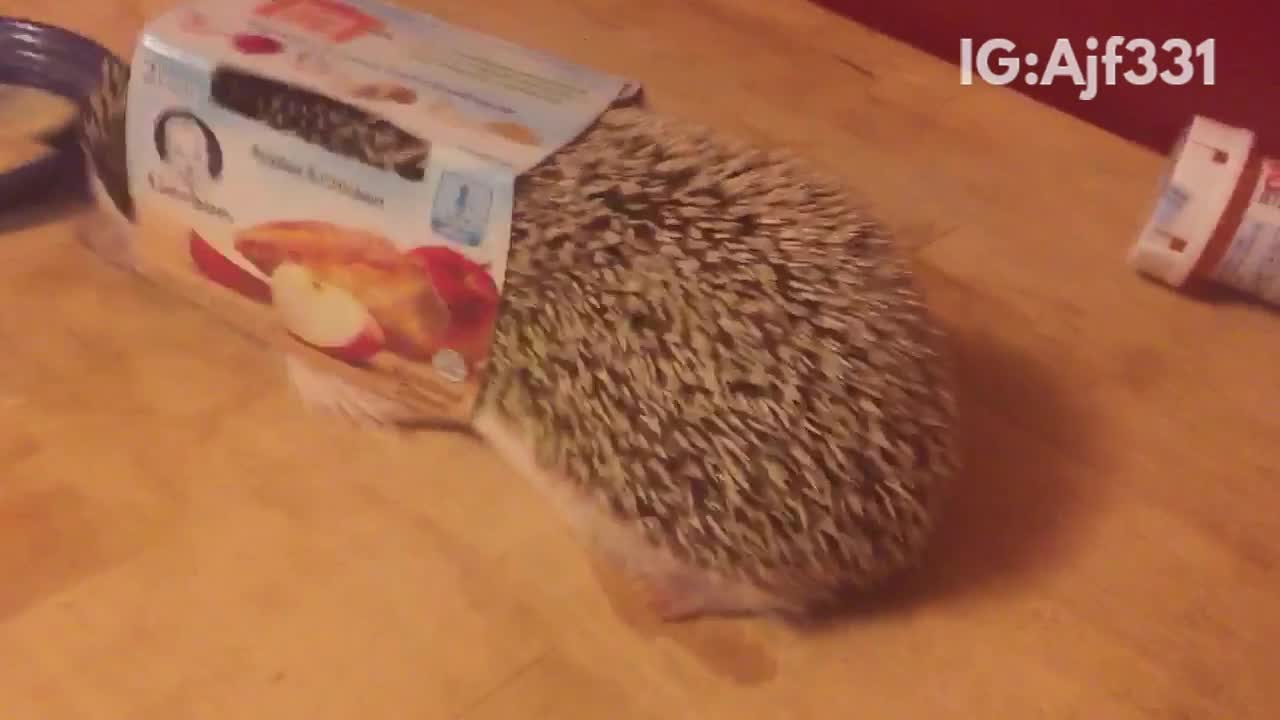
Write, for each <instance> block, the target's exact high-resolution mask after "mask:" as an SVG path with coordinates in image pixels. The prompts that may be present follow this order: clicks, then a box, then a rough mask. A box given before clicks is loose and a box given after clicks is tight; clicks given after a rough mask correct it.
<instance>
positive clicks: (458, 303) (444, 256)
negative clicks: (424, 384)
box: [409, 245, 502, 363]
mask: <svg viewBox="0 0 1280 720" xmlns="http://www.w3.org/2000/svg"><path fill="white" fill-rule="evenodd" d="M409 255H410V256H411V257H413V258H414V259H415V260H416V261H418V262H419V263H420V264H421V265H422V268H423V270H424V271H425V272H426V274H427V277H429V278H430V279H431V284H432V285H434V286H435V288H436V292H437V293H439V295H440V297H441V298H442V299H443V300H444V302H445V304H446V305H448V307H449V314H450V317H451V322H450V323H449V327H448V329H447V330H446V331H445V333H444V335H443V336H442V337H441V338H440V343H439V344H440V346H441V347H442V348H447V349H450V350H454V351H456V352H458V353H461V354H462V356H463V357H465V358H466V359H467V360H468V362H471V363H477V362H479V361H480V360H481V358H482V357H483V355H484V354H485V353H486V352H487V351H488V349H489V344H490V342H491V335H492V333H493V325H494V322H495V321H496V320H497V316H498V307H499V304H500V303H501V299H502V298H501V296H500V295H499V293H498V288H497V285H496V284H495V283H494V281H493V276H492V275H490V274H489V271H488V269H487V268H485V267H484V266H483V265H481V264H479V263H477V262H475V261H474V260H471V259H470V258H467V257H466V256H464V255H462V254H461V253H459V252H457V251H455V250H453V249H451V248H447V247H443V246H439V245H434V246H424V247H418V248H414V249H413V250H410V251H409Z"/></svg>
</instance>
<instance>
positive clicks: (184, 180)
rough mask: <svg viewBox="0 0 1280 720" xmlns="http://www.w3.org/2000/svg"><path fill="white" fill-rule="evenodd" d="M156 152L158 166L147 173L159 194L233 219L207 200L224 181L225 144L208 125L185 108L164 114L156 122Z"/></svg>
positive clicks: (224, 217) (218, 215)
mask: <svg viewBox="0 0 1280 720" xmlns="http://www.w3.org/2000/svg"><path fill="white" fill-rule="evenodd" d="M154 142H155V152H156V158H157V159H158V160H159V163H157V164H156V166H154V169H153V170H152V171H151V172H149V173H147V181H148V183H149V184H150V185H151V188H152V189H153V190H155V191H156V192H158V193H161V194H163V195H167V196H169V197H171V198H173V199H175V200H178V201H181V202H185V203H187V204H189V205H191V206H192V207H193V208H195V209H196V210H199V211H201V212H203V213H206V214H209V215H214V216H217V217H221V218H223V219H224V220H230V219H231V215H230V213H228V212H227V211H226V209H224V208H221V207H218V206H217V205H214V204H212V203H210V202H208V201H207V200H206V198H207V197H208V194H209V191H210V190H211V188H212V187H213V186H215V185H217V183H218V182H219V181H220V180H221V179H222V162H223V160H222V144H221V143H219V142H218V136H217V135H215V134H214V132H213V130H212V129H211V128H210V127H209V125H208V123H206V122H205V121H203V120H201V119H200V118H199V117H197V116H196V115H195V113H193V112H191V111H190V110H187V109H185V108H174V109H170V110H166V111H165V112H163V113H161V114H160V116H159V117H157V118H156V121H155V132H154Z"/></svg>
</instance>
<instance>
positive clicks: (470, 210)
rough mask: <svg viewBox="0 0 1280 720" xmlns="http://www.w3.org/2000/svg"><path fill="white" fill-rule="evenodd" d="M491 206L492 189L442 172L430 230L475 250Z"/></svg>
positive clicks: (455, 174)
mask: <svg viewBox="0 0 1280 720" xmlns="http://www.w3.org/2000/svg"><path fill="white" fill-rule="evenodd" d="M492 205H493V189H492V188H490V187H489V186H488V185H486V184H484V183H481V182H478V181H476V180H473V179H471V178H468V177H465V176H463V175H459V174H458V173H455V172H445V173H443V174H442V175H441V176H440V185H439V187H438V188H436V197H435V201H434V202H433V203H432V208H431V229H432V230H434V231H435V232H436V234H437V235H440V236H442V237H445V238H448V239H450V240H452V241H453V242H456V243H458V244H459V245H466V246H468V247H476V246H477V245H479V244H480V241H481V240H483V239H484V235H485V229H486V228H487V227H488V225H489V210H490V207H491V206H492Z"/></svg>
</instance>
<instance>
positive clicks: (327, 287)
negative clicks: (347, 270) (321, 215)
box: [271, 262, 386, 364]
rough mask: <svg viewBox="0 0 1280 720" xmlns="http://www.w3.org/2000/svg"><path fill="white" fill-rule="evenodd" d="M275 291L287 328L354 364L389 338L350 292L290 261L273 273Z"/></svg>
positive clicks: (370, 355)
mask: <svg viewBox="0 0 1280 720" xmlns="http://www.w3.org/2000/svg"><path fill="white" fill-rule="evenodd" d="M271 294H272V297H273V299H274V300H273V301H274V304H275V306H276V309H277V311H278V312H279V313H280V317H281V319H282V321H283V322H284V326H285V329H286V330H288V331H289V333H290V334H292V335H293V336H294V337H296V338H298V339H299V340H301V341H302V342H304V343H306V344H307V345H310V346H312V347H314V348H316V349H317V350H320V351H322V352H324V353H327V354H329V355H332V356H333V357H336V358H338V359H340V360H343V361H345V362H348V363H352V364H359V363H362V362H364V361H366V360H368V359H369V358H371V357H373V356H374V355H376V354H377V353H378V351H380V350H381V349H382V348H383V345H384V344H385V342H386V338H385V336H384V334H383V332H382V328H381V326H379V325H378V323H377V321H375V320H374V319H373V315H371V314H370V313H369V309H368V308H366V307H365V306H364V305H363V304H362V303H361V302H360V301H359V300H357V299H356V297H355V296H354V295H352V294H351V293H350V292H348V291H346V290H344V289H343V288H340V287H338V286H337V285H332V284H330V283H326V282H322V281H320V280H318V279H316V277H315V275H313V274H312V272H311V271H310V270H308V269H307V268H306V267H304V266H302V265H299V264H297V263H291V262H286V263H282V264H281V265H280V266H279V267H277V268H276V271H275V272H274V273H272V274H271Z"/></svg>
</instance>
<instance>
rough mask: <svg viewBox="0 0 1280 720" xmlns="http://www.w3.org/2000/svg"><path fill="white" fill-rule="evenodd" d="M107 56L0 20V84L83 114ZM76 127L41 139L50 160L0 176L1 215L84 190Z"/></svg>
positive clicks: (60, 35) (43, 28) (64, 36)
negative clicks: (32, 91)
mask: <svg viewBox="0 0 1280 720" xmlns="http://www.w3.org/2000/svg"><path fill="white" fill-rule="evenodd" d="M110 56H111V52H110V51H109V50H107V49H106V48H105V47H103V46H102V45H99V44H98V43H96V42H94V41H93V40H90V39H89V38H86V37H84V36H81V35H77V34H76V33H73V32H70V31H69V30H64V29H63V28H59V27H55V26H53V25H47V24H45V23H40V22H35V21H33V20H26V19H23V18H15V17H4V16H0V83H5V84H9V85H25V86H28V87H32V88H36V89H39V90H44V91H47V92H51V93H55V94H57V95H61V96H62V97H65V98H67V99H68V100H71V101H73V102H74V103H76V105H77V106H78V107H80V108H81V111H83V108H84V105H85V102H86V99H87V98H88V97H89V95H90V93H92V92H93V91H94V90H95V89H96V88H97V86H98V78H99V77H100V75H101V72H102V64H103V62H104V61H105V60H106V58H108V57H110ZM78 122H79V121H78V119H72V120H71V121H70V122H68V123H67V125H66V126H64V127H61V128H57V129H55V130H53V131H52V132H51V133H49V134H47V135H46V136H45V137H44V138H43V139H44V140H45V141H46V142H47V143H48V144H49V145H50V147H51V148H52V149H53V152H51V153H50V154H48V155H45V156H43V157H41V158H40V159H38V160H35V161H33V162H30V163H27V164H25V165H21V166H19V167H17V168H15V169H13V170H10V171H9V172H5V173H0V209H4V210H7V209H9V208H11V207H13V206H15V205H18V204H27V203H32V202H36V201H39V200H41V199H44V198H45V197H47V196H49V195H50V194H51V193H52V192H54V191H65V190H68V189H76V190H81V191H82V190H83V187H84V182H85V166H84V156H83V154H82V153H81V151H80V148H79V144H78V140H77V138H78V135H77V125H78Z"/></svg>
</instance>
